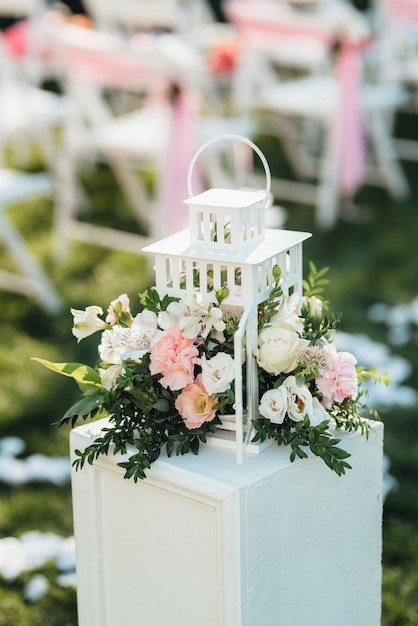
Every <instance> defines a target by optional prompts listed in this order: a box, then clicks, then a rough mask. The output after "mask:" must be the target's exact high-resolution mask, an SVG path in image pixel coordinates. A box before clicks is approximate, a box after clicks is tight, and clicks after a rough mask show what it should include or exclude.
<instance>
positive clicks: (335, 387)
mask: <svg viewBox="0 0 418 626" xmlns="http://www.w3.org/2000/svg"><path fill="white" fill-rule="evenodd" d="M323 352H324V354H325V357H326V359H327V367H324V368H320V370H319V376H318V378H316V380H315V382H316V385H317V387H318V390H319V392H320V393H321V394H322V404H323V406H324V407H325V408H326V409H330V408H331V407H332V405H333V404H334V403H337V404H341V402H343V401H344V400H345V399H346V398H356V396H357V373H356V363H357V361H356V359H355V357H354V356H353V355H352V354H350V352H337V350H336V348H335V346H332V345H329V346H324V348H323Z"/></svg>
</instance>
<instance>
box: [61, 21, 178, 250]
mask: <svg viewBox="0 0 418 626" xmlns="http://www.w3.org/2000/svg"><path fill="white" fill-rule="evenodd" d="M56 45H57V49H59V54H60V55H61V62H62V64H63V68H64V71H65V77H66V91H67V94H68V95H69V97H70V99H71V102H72V104H73V114H72V116H71V117H70V118H69V121H68V124H67V127H66V139H65V148H66V151H65V156H64V160H63V163H62V167H61V168H60V170H61V173H62V178H61V182H62V183H63V188H64V189H66V193H65V194H64V195H65V197H64V198H63V199H64V202H63V203H62V204H61V206H60V210H59V212H58V213H57V220H56V241H57V250H58V251H59V252H61V253H63V251H65V248H66V243H67V242H69V241H70V240H79V241H83V242H87V243H95V244H98V245H104V246H109V247H113V248H118V249H123V250H131V251H133V252H139V251H140V250H141V248H142V247H143V246H144V243H145V242H149V238H151V239H155V238H157V237H159V236H162V234H167V233H166V232H165V229H166V227H167V221H166V219H165V215H164V189H165V187H164V185H165V175H166V169H167V158H168V149H169V145H170V138H171V131H172V128H171V120H172V106H171V103H170V101H169V98H168V95H169V88H170V82H169V78H168V77H167V75H165V73H164V66H163V64H162V63H161V59H160V58H159V57H158V51H157V50H156V49H155V48H154V47H153V46H152V44H151V48H149V49H148V48H147V49H146V50H145V51H144V55H143V56H141V55H140V54H139V52H138V49H137V51H136V52H134V51H132V50H131V49H129V48H128V47H127V42H126V40H124V39H123V38H120V37H118V36H116V35H113V34H109V33H102V32H98V31H85V30H84V29H78V28H77V27H66V28H65V29H64V30H63V31H62V32H59V33H58V34H57V41H56ZM137 48H138V46H137ZM108 89H111V90H121V91H123V90H131V91H132V90H136V91H137V92H138V94H141V96H142V105H141V106H137V108H135V109H134V110H132V111H128V112H126V113H124V114H120V115H116V114H115V113H114V111H113V110H112V109H111V107H110V106H109V101H108V100H107V99H106V98H105V95H106V94H105V92H106V90H108ZM100 162H105V163H107V164H108V165H109V166H110V167H111V169H112V170H113V173H114V175H115V177H116V180H117V182H118V183H119V185H120V187H121V190H122V192H123V193H124V195H125V197H126V200H127V201H128V205H129V207H130V208H131V210H132V213H133V215H134V217H135V218H136V219H137V221H138V223H139V226H140V227H141V231H142V232H143V235H137V234H133V233H131V232H126V231H122V230H120V229H117V228H112V229H110V228H104V227H103V226H100V225H98V224H97V223H96V224H94V223H93V222H92V221H91V222H90V223H88V222H87V221H85V220H83V219H80V218H81V215H80V211H81V208H82V207H81V206H80V194H79V186H80V175H79V174H80V172H81V168H83V167H85V165H86V163H90V164H91V163H100ZM144 170H145V171H147V172H150V171H151V173H152V176H153V178H154V182H155V184H154V185H153V189H151V190H150V189H148V188H147V185H146V183H144V182H143V181H142V179H141V176H140V173H141V171H144Z"/></svg>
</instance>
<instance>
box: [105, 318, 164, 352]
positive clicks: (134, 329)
mask: <svg viewBox="0 0 418 626" xmlns="http://www.w3.org/2000/svg"><path fill="white" fill-rule="evenodd" d="M161 334H162V331H161V330H159V328H158V324H157V316H156V314H155V313H153V312H152V311H142V313H138V315H136V316H135V318H134V320H133V322H132V324H131V326H130V327H129V328H126V327H125V326H113V327H112V328H111V329H110V330H105V331H104V333H103V334H102V341H101V343H100V345H99V354H100V358H101V359H102V361H103V362H105V363H113V364H117V363H121V362H122V361H126V360H128V359H130V360H132V361H140V360H141V359H142V357H143V356H144V354H145V353H146V352H149V350H150V347H151V344H152V343H155V341H156V340H158V338H159V337H160V336H161Z"/></svg>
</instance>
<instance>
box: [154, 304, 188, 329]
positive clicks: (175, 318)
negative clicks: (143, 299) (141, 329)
mask: <svg viewBox="0 0 418 626" xmlns="http://www.w3.org/2000/svg"><path fill="white" fill-rule="evenodd" d="M184 310H185V306H184V303H183V301H182V300H180V302H170V304H169V305H168V307H167V309H166V310H165V311H160V313H158V326H159V327H160V328H162V329H163V330H167V329H168V328H173V327H175V326H178V325H179V320H180V319H181V318H182V317H183V315H184Z"/></svg>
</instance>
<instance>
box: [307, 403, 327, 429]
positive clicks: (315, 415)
mask: <svg viewBox="0 0 418 626" xmlns="http://www.w3.org/2000/svg"><path fill="white" fill-rule="evenodd" d="M329 419H330V416H329V413H328V412H327V411H326V410H325V409H324V407H323V406H322V404H321V403H320V401H319V400H318V398H315V397H314V398H312V411H311V412H310V414H309V421H310V424H311V426H318V424H320V423H321V422H325V421H329Z"/></svg>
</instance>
